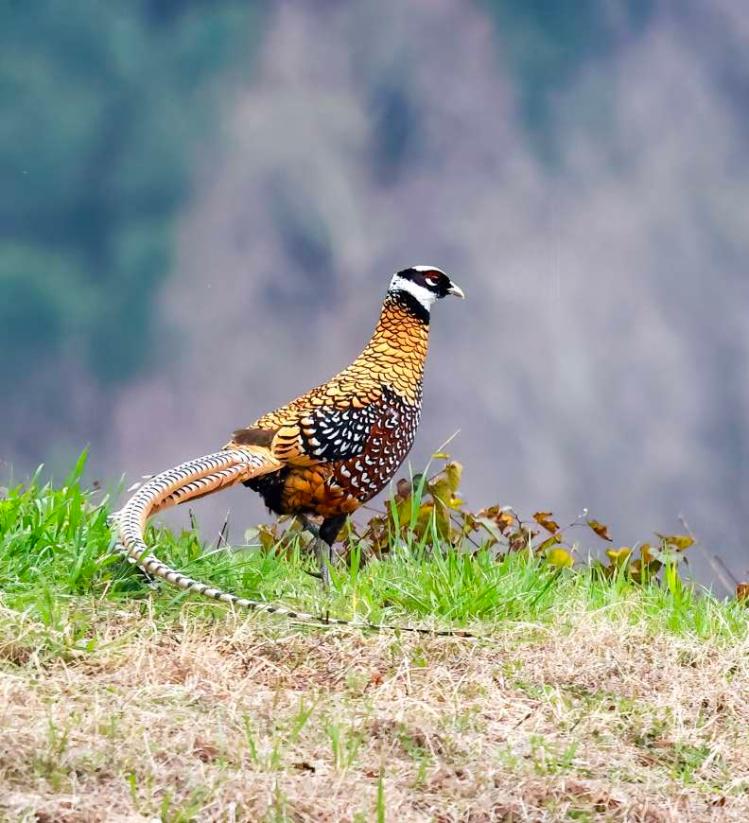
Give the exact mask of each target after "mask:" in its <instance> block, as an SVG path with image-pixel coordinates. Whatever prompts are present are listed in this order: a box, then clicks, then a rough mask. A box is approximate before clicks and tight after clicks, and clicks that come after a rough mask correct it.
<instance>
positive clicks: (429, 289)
mask: <svg viewBox="0 0 749 823" xmlns="http://www.w3.org/2000/svg"><path fill="white" fill-rule="evenodd" d="M388 294H392V295H393V296H396V297H397V296H399V295H410V296H411V298H413V299H415V300H416V302H417V303H418V304H419V306H420V307H421V309H422V310H423V311H425V312H427V314H428V313H429V310H430V308H431V307H432V303H434V301H435V300H440V299H442V298H443V297H447V295H448V294H453V295H455V296H456V297H465V295H464V294H463V290H462V289H461V288H460V286H457V285H456V284H455V283H453V281H452V280H451V279H450V278H449V277H448V276H447V275H446V274H445V272H443V271H442V270H441V269H437V268H435V267H434V266H411V268H408V269H403V270H402V271H399V272H398V273H397V274H395V275H393V279H392V280H391V281H390V287H389V288H388Z"/></svg>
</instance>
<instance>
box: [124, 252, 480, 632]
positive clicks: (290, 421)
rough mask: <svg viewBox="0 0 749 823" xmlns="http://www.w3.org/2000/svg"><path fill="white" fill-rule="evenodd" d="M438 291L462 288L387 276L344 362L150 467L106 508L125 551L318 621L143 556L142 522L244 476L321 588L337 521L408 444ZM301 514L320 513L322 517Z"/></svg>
mask: <svg viewBox="0 0 749 823" xmlns="http://www.w3.org/2000/svg"><path fill="white" fill-rule="evenodd" d="M448 295H455V296H458V297H464V294H463V292H462V290H461V289H460V288H459V287H458V286H457V285H456V284H455V283H453V282H452V280H451V279H450V278H449V277H448V275H447V274H445V272H443V271H441V270H440V269H437V268H435V267H433V266H413V267H411V268H407V269H403V270H402V271H399V272H398V273H397V274H395V275H394V276H393V277H392V280H391V281H390V285H389V287H388V290H387V294H386V295H385V299H384V302H383V305H382V312H381V314H380V318H379V320H378V322H377V326H376V328H375V330H374V334H373V335H372V338H371V339H370V341H369V342H368V343H367V345H366V346H365V347H364V349H363V351H362V352H361V354H360V355H359V356H358V357H357V358H356V359H355V360H354V361H353V363H351V364H350V365H349V366H348V367H347V368H345V369H344V370H343V371H341V372H339V373H338V374H337V375H336V376H335V377H333V378H331V379H330V380H329V381H328V382H327V383H323V384H322V385H320V386H317V387H316V388H314V389H312V390H311V391H309V392H307V393H306V394H303V395H301V396H300V397H298V398H297V399H296V400H292V401H291V402H290V403H288V404H286V405H285V406H281V407H280V408H278V409H276V410H275V411H271V412H268V413H267V414H264V415H262V416H261V417H259V418H258V419H257V420H255V421H254V422H253V423H250V424H249V425H248V426H246V427H244V428H241V429H238V430H237V431H235V432H234V433H233V435H232V437H231V439H230V440H229V442H228V443H227V444H226V445H225V446H224V447H223V450H222V451H220V452H217V453H215V454H212V455H207V456H205V457H201V458H197V459H195V460H190V461H188V462H186V463H183V464H182V465H180V466H178V467H176V468H174V469H169V470H167V471H165V472H162V473H161V474H158V475H155V476H154V477H152V478H151V479H149V480H147V482H145V483H144V484H143V485H142V486H140V487H139V488H138V490H137V492H136V493H135V494H134V495H133V497H132V498H131V499H130V500H129V501H128V502H127V503H126V504H125V506H124V507H123V508H122V509H121V511H120V512H118V513H117V514H115V515H114V516H113V518H114V523H115V525H116V527H117V530H118V536H119V541H120V544H121V549H122V550H123V551H124V552H125V553H126V554H127V556H128V559H130V560H131V562H133V563H135V564H136V565H137V566H139V567H140V568H141V569H142V570H143V571H144V572H146V573H147V574H151V575H155V576H156V577H160V578H163V579H165V580H167V581H168V582H170V583H173V584H175V585H177V586H179V587H181V588H183V589H186V590H188V591H194V592H197V593H200V594H204V595H206V596H209V597H213V598H215V599H217V600H221V601H224V602H230V603H233V604H235V605H237V606H240V607H242V606H244V607H246V608H251V609H258V610H263V611H267V612H275V613H280V614H286V615H287V616H290V617H295V618H301V619H312V620H314V619H316V618H315V617H314V616H313V615H307V614H300V613H298V612H292V611H290V610H288V609H286V608H284V607H278V606H273V605H271V604H267V603H263V602H261V601H253V600H248V599H246V598H240V597H237V596H236V595H233V594H229V593H228V592H223V591H221V590H219V589H215V588H212V587H209V586H207V585H205V584H203V583H200V582H198V581H196V580H193V579H191V578H189V577H187V576H185V575H182V574H180V573H179V572H177V571H175V570H173V569H171V568H170V567H168V566H166V565H165V564H164V563H162V562H161V561H160V560H158V559H157V558H156V557H154V556H153V555H150V554H149V553H148V548H147V546H146V544H145V542H144V538H143V535H144V530H145V524H146V521H147V520H148V518H149V517H150V516H151V515H153V514H155V513H156V512H157V511H161V510H163V509H166V508H168V507H170V506H173V505H177V504H179V503H183V502H185V501H186V500H191V499H195V498H197V497H202V496H204V495H206V494H212V493H213V492H215V491H218V490H219V489H222V488H226V487H227V486H232V485H236V484H238V483H242V484H244V485H245V486H248V487H249V488H250V489H252V490H253V491H255V492H257V493H259V494H260V495H261V496H262V498H263V500H264V502H265V504H266V505H267V507H268V508H269V509H270V510H271V511H272V512H274V513H276V514H279V515H296V516H298V517H300V518H301V519H302V521H303V523H304V524H305V527H306V528H308V529H309V530H310V531H311V532H312V533H313V535H314V537H315V547H316V550H317V553H318V557H319V560H320V577H321V578H322V581H323V584H324V585H325V586H326V587H327V586H328V585H329V574H330V560H331V547H332V545H333V543H334V542H335V541H336V539H337V537H338V534H339V532H340V530H341V527H342V526H343V524H344V522H345V520H346V518H347V517H348V516H349V515H350V514H351V513H352V512H354V511H355V510H356V509H357V508H359V506H361V505H362V504H363V503H366V502H367V501H368V500H370V499H371V498H372V497H374V496H375V495H376V494H377V493H378V492H380V491H381V490H382V489H383V488H385V486H386V485H387V483H388V481H389V480H390V479H391V478H392V477H393V475H394V474H395V472H396V470H397V469H398V467H399V466H400V465H401V463H402V462H403V460H404V459H405V457H406V455H407V454H408V452H409V451H410V449H411V446H412V445H413V442H414V438H415V436H416V429H417V426H418V424H419V418H420V415H421V399H422V384H423V377H424V365H425V361H426V356H427V347H428V339H429V321H430V311H431V307H432V305H433V304H434V302H435V301H437V300H439V299H441V298H443V297H446V296H448ZM310 517H315V518H321V524H320V526H319V527H317V526H316V525H315V524H313V523H312V522H311V521H310V519H309V518H310ZM327 622H333V623H342V624H350V622H351V621H344V620H328V621H327ZM376 628H380V627H379V626H377V627H376ZM448 633H456V632H448ZM458 633H459V632H458Z"/></svg>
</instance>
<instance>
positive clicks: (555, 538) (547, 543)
mask: <svg viewBox="0 0 749 823" xmlns="http://www.w3.org/2000/svg"><path fill="white" fill-rule="evenodd" d="M559 542H561V538H560V537H559V535H558V534H552V536H551V537H547V538H546V540H544V542H543V543H542V544H541V545H540V546H539V547H538V549H536V551H537V552H538V553H539V554H543V553H544V552H545V551H546V550H547V549H550V548H551V547H552V546H556V545H557V544H558V543H559Z"/></svg>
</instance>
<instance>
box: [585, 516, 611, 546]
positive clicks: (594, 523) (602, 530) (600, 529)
mask: <svg viewBox="0 0 749 823" xmlns="http://www.w3.org/2000/svg"><path fill="white" fill-rule="evenodd" d="M586 522H587V524H588V525H589V526H590V528H591V529H593V531H594V532H595V533H596V534H597V535H598V536H599V537H600V538H601V539H602V540H608V541H609V543H611V542H612V540H611V535H610V534H609V527H608V526H607V525H606V524H605V523H601V521H600V520H588V521H586Z"/></svg>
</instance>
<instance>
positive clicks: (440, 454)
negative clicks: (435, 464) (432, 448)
mask: <svg viewBox="0 0 749 823" xmlns="http://www.w3.org/2000/svg"><path fill="white" fill-rule="evenodd" d="M432 458H433V459H434V460H449V459H450V455H449V454H448V453H447V452H434V454H433V455H432Z"/></svg>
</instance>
